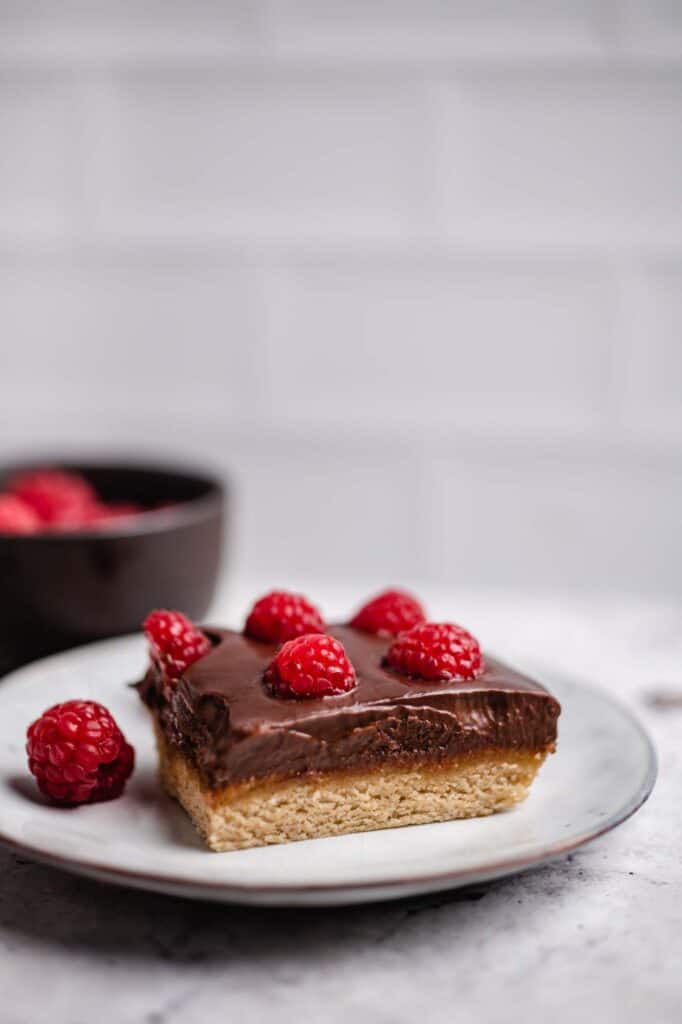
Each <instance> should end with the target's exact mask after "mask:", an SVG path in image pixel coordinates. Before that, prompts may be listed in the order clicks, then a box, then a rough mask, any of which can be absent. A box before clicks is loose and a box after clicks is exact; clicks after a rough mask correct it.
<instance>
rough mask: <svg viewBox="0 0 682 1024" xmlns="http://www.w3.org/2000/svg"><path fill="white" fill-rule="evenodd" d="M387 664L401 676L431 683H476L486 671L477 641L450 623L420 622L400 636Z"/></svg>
mask: <svg viewBox="0 0 682 1024" xmlns="http://www.w3.org/2000/svg"><path fill="white" fill-rule="evenodd" d="M386 664H387V665H388V666H390V668H393V669H395V670H396V672H400V673H401V674H402V675H405V676H413V677H414V678H416V679H428V680H434V681H445V680H448V679H476V678H477V677H478V676H480V675H481V674H482V672H483V670H484V668H485V665H484V663H483V658H482V657H481V648H480V647H479V645H478V640H477V639H476V638H475V637H473V636H472V635H471V633H469V632H467V630H466V629H463V628H462V627H461V626H455V625H454V624H453V623H451V622H420V623H418V624H417V625H416V626H413V627H412V629H408V630H407V632H406V633H401V634H400V636H399V637H397V638H396V639H395V640H394V641H393V643H392V644H391V646H390V647H389V649H388V653H387V655H386Z"/></svg>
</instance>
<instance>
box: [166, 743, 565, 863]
mask: <svg viewBox="0 0 682 1024" xmlns="http://www.w3.org/2000/svg"><path fill="white" fill-rule="evenodd" d="M156 737H157V746H158V751H159V772H160V777H161V782H162V784H163V786H164V788H165V789H166V791H167V792H168V793H169V794H170V795H171V796H173V797H175V799H176V800H178V802H179V803H180V804H181V805H182V807H183V808H184V809H185V811H186V812H187V814H188V815H189V817H190V818H191V820H192V822H193V823H194V826H195V828H196V829H197V831H198V832H199V834H200V835H201V836H202V837H203V839H204V840H205V842H206V843H207V845H208V846H209V847H210V848H211V849H212V850H216V851H219V852H221V851H227V850H243V849H247V848H248V847H252V846H267V845H269V844H274V843H288V842H294V841H297V840H300V839H316V838H320V837H322V836H338V835H344V834H346V833H348V832H368V831H371V830H373V829H380V828H397V827H400V826H402V825H424V824H427V823H429V822H435V821H449V820H451V819H453V818H475V817H480V816H483V815H488V814H494V813H495V812H496V811H502V810H505V809H507V808H509V807H513V806H514V805H515V804H517V803H519V802H520V801H521V800H524V799H525V797H526V796H527V795H528V788H529V786H530V784H531V783H532V781H533V779H534V778H535V775H536V773H537V771H538V769H539V767H540V765H541V764H542V762H543V761H544V759H545V757H546V754H547V753H548V751H545V750H535V751H533V750H514V749H509V750H486V751H478V752H476V753H473V754H465V755H462V756H461V757H458V758H456V759H454V760H451V761H448V762H447V763H445V764H437V765H433V764H425V765H409V766H391V767H386V768H381V767H378V768H373V769H372V770H370V771H363V772H360V771H358V772H329V773H325V774H324V775H308V776H296V777H292V778H290V779H280V780H276V781H272V780H269V781H259V782H246V783H238V784H235V785H232V786H225V787H224V788H223V789H219V790H210V789H207V788H206V787H204V786H203V785H202V782H201V779H200V776H199V773H198V771H197V770H196V768H195V767H194V765H192V764H191V762H189V761H188V760H187V758H186V757H184V755H183V754H182V753H181V752H180V751H178V750H176V749H175V748H174V747H171V746H170V745H169V744H168V743H167V742H166V740H165V738H164V736H163V734H162V733H161V732H160V730H159V729H158V728H157V729H156Z"/></svg>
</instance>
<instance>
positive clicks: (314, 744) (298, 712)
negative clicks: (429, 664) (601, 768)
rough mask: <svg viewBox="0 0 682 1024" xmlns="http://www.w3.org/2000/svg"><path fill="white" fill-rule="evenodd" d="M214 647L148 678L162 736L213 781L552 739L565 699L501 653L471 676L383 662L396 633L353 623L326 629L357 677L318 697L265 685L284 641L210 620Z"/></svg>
mask: <svg viewBox="0 0 682 1024" xmlns="http://www.w3.org/2000/svg"><path fill="white" fill-rule="evenodd" d="M205 632H206V633H208V635H209V636H210V637H211V639H212V640H213V644H214V646H213V648H212V650H211V651H210V652H209V654H207V655H206V656H205V657H204V658H202V659H201V660H200V661H197V662H195V663H194V665H191V666H190V668H189V669H188V670H187V671H186V672H185V675H184V677H183V678H182V679H181V680H180V681H179V682H178V683H177V684H175V685H173V686H168V685H164V684H163V682H162V680H161V679H160V677H159V674H158V672H157V670H156V669H155V668H154V667H152V668H150V670H149V672H148V673H147V675H146V676H145V679H144V680H143V681H142V683H141V684H140V687H139V688H140V695H141V697H142V699H143V700H144V701H145V702H146V703H147V704H148V705H149V706H150V707H152V708H153V709H154V711H155V713H156V715H157V718H158V721H159V724H160V726H161V729H162V730H163V732H164V734H165V736H166V739H167V740H168V741H169V742H170V743H171V744H173V745H175V746H178V747H180V748H181V749H182V750H183V751H184V752H185V754H186V755H187V756H188V757H189V758H190V759H191V760H192V761H193V762H194V764H195V765H196V766H197V767H198V768H199V770H200V772H201V774H202V776H203V778H204V781H205V782H206V783H207V784H208V785H209V786H211V787H217V786H222V785H225V784H229V783H231V782H238V781H244V780H246V779H250V778H263V777H267V776H282V775H291V774H300V773H304V772H316V771H333V770H354V769H360V768H367V767H370V766H371V765H373V764H378V763H386V762H395V763H399V762H402V763H409V762H410V761H412V762H424V761H428V762H438V761H442V760H446V759H448V758H451V757H455V756H457V755H459V754H464V753H468V752H472V751H475V750H481V749H483V748H486V747H487V748H491V747H492V748H498V749H505V748H509V747H515V748H525V749H529V750H540V749H541V750H547V749H552V748H553V746H554V742H555V739H556V723H557V718H558V715H559V712H560V707H559V704H558V702H557V701H556V700H555V699H554V697H552V696H551V695H550V694H549V693H548V692H547V690H545V689H544V687H542V686H541V685H540V684H539V683H536V682H533V680H531V679H528V678H527V677H526V676H523V675H521V674H520V673H519V672H516V671H515V670H514V669H511V668H508V667H507V666H506V665H503V664H502V663H501V662H499V661H497V660H496V659H493V658H489V657H488V658H486V659H485V664H486V668H485V671H484V672H483V674H482V675H481V676H480V677H479V678H478V679H474V680H470V679H467V680H451V681H448V682H443V683H438V682H436V683H434V682H424V681H419V680H416V679H411V678H408V677H406V676H402V675H399V674H398V673H396V672H394V671H392V670H391V669H388V668H384V666H383V658H384V656H385V654H386V652H387V650H388V647H389V645H390V642H391V641H390V640H388V639H385V638H382V637H377V636H372V635H370V634H367V633H362V632H360V631H359V630H356V629H353V628H351V627H350V626H332V627H330V630H329V632H330V633H331V634H332V635H333V636H335V637H336V638H337V639H338V640H340V641H341V643H342V644H343V645H344V647H345V649H346V653H347V654H348V657H349V658H350V660H351V662H352V663H353V666H354V668H355V672H356V675H357V680H358V685H357V686H356V687H355V689H354V690H352V691H350V692H349V693H344V694H340V695H339V696H333V697H322V698H316V699H304V700H295V699H286V698H282V697H275V696H273V695H272V694H271V692H270V691H269V690H268V689H267V687H266V686H265V685H264V684H263V681H262V677H263V672H264V671H265V669H266V667H267V666H268V664H269V663H270V661H271V660H272V658H273V657H274V655H275V653H276V650H277V648H276V647H275V646H272V645H270V644H264V643H260V642H258V641H256V640H252V639H250V638H249V637H246V636H244V635H243V634H242V633H237V632H234V631H232V630H224V629H212V628H207V629H206V630H205Z"/></svg>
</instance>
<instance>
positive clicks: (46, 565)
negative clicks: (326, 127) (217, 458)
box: [0, 458, 227, 674]
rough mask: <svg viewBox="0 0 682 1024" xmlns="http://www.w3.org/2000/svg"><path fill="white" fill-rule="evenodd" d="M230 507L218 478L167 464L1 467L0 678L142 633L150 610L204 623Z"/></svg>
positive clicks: (57, 463)
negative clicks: (42, 660) (179, 612)
mask: <svg viewBox="0 0 682 1024" xmlns="http://www.w3.org/2000/svg"><path fill="white" fill-rule="evenodd" d="M226 499H227V496H226V492H225V487H224V485H223V483H222V482H221V480H220V479H218V478H217V477H215V476H213V475H212V474H210V473H206V472H202V471H201V470H195V469H193V468H187V469H185V468H175V467H173V466H170V467H169V466H165V465H164V464H163V463H161V464H154V463H136V462H134V461H131V462H130V463H122V462H118V463H104V462H102V463H96V462H86V461H83V462H71V461H62V460H58V459H54V458H46V459H41V460H40V461H36V462H35V463H32V464H27V463H23V464H21V465H11V466H7V467H2V468H0V674H2V673H3V672H8V671H10V670H11V669H12V668H15V667H17V666H19V665H21V664H23V663H25V662H27V661H30V660H33V659H34V658H38V657H41V656H43V655H46V654H51V653H53V652H55V651H59V650H64V649H65V648H68V647H73V646H76V645H77V644H81V643H87V642H89V641H91V640H97V639H100V638H103V637H108V636H116V635H119V634H123V633H130V632H133V631H135V630H137V629H138V628H139V624H140V621H141V619H143V618H144V617H145V616H146V615H147V613H148V612H149V609H150V608H159V607H161V608H163V607H167V606H170V607H179V608H183V609H185V610H186V611H187V613H188V614H189V615H191V616H193V617H201V616H202V615H204V614H205V612H206V610H207V608H208V606H209V604H210V601H211V598H212V596H213V593H214V590H215V585H216V582H217V577H218V572H219V568H220V563H221V551H222V544H223V522H224V516H225V506H226Z"/></svg>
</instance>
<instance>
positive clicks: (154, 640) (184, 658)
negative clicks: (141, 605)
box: [142, 610, 211, 679]
mask: <svg viewBox="0 0 682 1024" xmlns="http://www.w3.org/2000/svg"><path fill="white" fill-rule="evenodd" d="M142 628H143V629H144V631H145V635H146V637H147V640H148V641H149V652H150V654H151V657H152V658H153V659H154V660H155V661H157V662H158V663H159V665H160V666H161V668H162V669H163V673H164V675H165V676H166V678H167V679H178V678H179V677H180V676H181V675H182V673H183V672H184V671H185V669H187V668H189V666H190V665H192V664H194V662H195V661H198V660H199V658H203V656H204V655H205V654H208V652H209V650H210V648H211V641H210V640H209V639H208V637H207V636H206V635H205V634H204V633H202V632H201V630H200V629H199V627H198V626H195V625H194V623H193V622H191V621H190V619H188V618H187V616H186V615H183V614H182V612H175V611H166V610H159V611H154V612H150V613H149V615H148V616H147V618H146V619H145V620H144V622H143V624H142Z"/></svg>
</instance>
